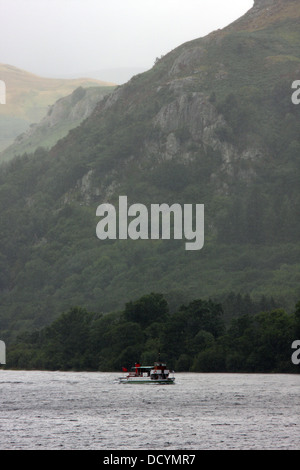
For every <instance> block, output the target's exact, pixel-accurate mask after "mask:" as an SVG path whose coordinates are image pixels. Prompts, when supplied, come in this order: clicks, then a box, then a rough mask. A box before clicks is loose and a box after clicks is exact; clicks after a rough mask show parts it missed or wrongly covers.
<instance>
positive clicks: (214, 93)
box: [0, 0, 300, 339]
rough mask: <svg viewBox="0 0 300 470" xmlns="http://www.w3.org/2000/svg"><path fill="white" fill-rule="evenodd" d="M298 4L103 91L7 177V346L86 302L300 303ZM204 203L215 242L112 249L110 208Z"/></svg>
mask: <svg viewBox="0 0 300 470" xmlns="http://www.w3.org/2000/svg"><path fill="white" fill-rule="evenodd" d="M299 21H300V3H299V1H292V0H289V1H286V0H285V1H281V0H274V1H273V2H272V1H271V0H260V1H258V0H257V1H256V2H255V5H254V8H253V9H252V10H250V11H249V12H248V13H247V14H246V15H245V16H244V17H243V18H241V19H240V20H238V21H236V22H235V23H233V25H231V26H229V27H228V28H225V29H224V30H222V31H217V32H214V33H212V34H211V35H209V36H207V37H205V38H200V39H197V40H195V41H191V42H188V43H186V44H183V45H182V46H180V47H178V48H176V49H175V50H173V51H171V52H170V53H169V54H167V55H166V56H164V57H163V58H161V59H160V60H158V61H157V62H156V64H155V65H154V67H153V68H152V69H151V70H149V71H148V72H146V73H143V74H140V75H137V76H135V77H133V78H132V79H131V80H130V81H129V82H128V83H127V84H125V85H123V86H121V87H118V88H117V89H116V90H115V91H114V92H113V93H112V94H110V95H109V96H107V97H105V98H104V99H103V100H102V101H101V102H100V103H99V104H98V106H97V107H96V109H95V111H94V112H93V114H92V115H91V116H90V117H89V118H88V119H86V120H85V121H84V122H83V123H82V124H81V125H80V127H78V128H77V129H76V130H73V131H71V132H70V133H69V134H68V136H67V137H66V138H65V139H63V140H61V141H59V142H58V144H57V145H56V146H55V147H54V148H53V149H51V151H50V152H46V151H43V150H41V149H39V150H37V151H36V152H35V153H34V154H33V155H25V156H23V157H20V158H16V159H14V160H13V161H12V162H11V163H10V164H7V165H5V167H3V168H2V169H1V172H0V206H1V226H0V237H1V248H0V268H1V269H0V289H1V298H0V329H1V336H2V337H3V338H4V339H10V338H13V337H14V336H15V335H16V334H17V333H18V332H20V331H22V330H31V329H34V328H40V327H43V326H45V325H47V324H50V322H52V321H53V320H54V319H55V318H57V317H58V316H59V315H60V314H61V313H62V312H63V311H66V310H68V309H69V308H70V307H71V306H74V305H77V306H78V305H79V306H82V307H83V308H86V309H87V310H88V311H93V312H98V313H101V312H111V311H113V310H118V309H122V308H123V306H124V304H125V303H126V302H128V301H129V300H133V299H137V298H139V297H140V296H142V295H145V294H148V293H150V292H161V293H163V294H165V296H166V298H167V299H168V302H169V305H170V304H171V309H173V311H175V310H176V309H177V308H178V306H180V305H181V304H183V303H185V304H187V303H188V302H190V301H192V300H194V299H199V298H201V299H208V298H212V299H215V300H217V301H221V300H222V299H223V298H225V297H226V296H227V294H228V293H230V292H235V293H242V294H243V295H245V294H250V295H251V297H252V298H253V299H260V298H261V297H262V296H265V297H267V298H270V297H273V298H274V299H275V305H276V306H277V307H284V308H286V309H288V310H289V311H293V308H294V305H295V303H296V301H298V300H299V298H300V288H299V286H300V261H299V260H300V244H299V238H300V237H299V235H300V219H299V210H300V192H299V170H300V167H299V162H300V160H299V156H300V155H299V154H300V137H299V136H300V119H299V113H300V106H296V105H294V104H293V103H292V101H291V96H292V88H291V86H292V83H293V82H294V81H295V80H297V79H300V52H299V51H300V28H299ZM122 195H126V196H127V197H128V204H129V205H131V204H133V203H140V204H143V205H145V206H146V207H148V208H150V206H151V204H161V203H166V204H169V205H170V204H173V203H178V204H181V205H184V204H194V205H195V204H204V206H205V243H204V247H203V248H202V249H201V250H198V251H187V250H185V241H184V240H173V239H171V240H162V239H160V240H151V239H148V240H131V239H128V240H119V239H117V240H99V239H98V238H97V236H96V226H97V223H98V222H99V217H97V216H96V209H97V207H98V205H100V204H102V203H104V202H109V203H111V204H113V205H114V206H115V207H116V208H117V207H118V201H119V196H122Z"/></svg>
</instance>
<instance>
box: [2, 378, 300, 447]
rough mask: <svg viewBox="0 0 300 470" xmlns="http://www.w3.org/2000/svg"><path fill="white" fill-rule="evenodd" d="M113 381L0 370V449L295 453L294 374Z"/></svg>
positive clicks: (299, 437)
mask: <svg viewBox="0 0 300 470" xmlns="http://www.w3.org/2000/svg"><path fill="white" fill-rule="evenodd" d="M119 376H120V374H114V373H101V372H98V373H85V372H84V373H82V372H78V373H76V372H40V371H8V370H0V404H1V407H0V449H1V450H17V449H24V450H37V449H40V450H48V449H58V450H59V449H66V450H75V449H77V450H89V449H92V450H103V449H104V450H108V449H113V450H119V449H126V450H128V449H129V450H133V449H136V450H138V449H142V450H162V449H163V450H169V449H177V450H189V449H193V450H206V449H210V450H219V449H223V450H231V449H245V450H250V449H260V450H263V449H278V450H280V449H284V450H292V449H298V450H299V449H300V419H299V416H300V399H299V398H300V397H299V385H300V375H279V374H278V375H277V374H271V375H264V374H259V375H256V374H255V375H250V374H189V373H186V374H184V373H181V374H176V375H175V376H176V384H175V385H128V384H126V385H124V384H119V383H117V381H116V379H117V378H118V377H119Z"/></svg>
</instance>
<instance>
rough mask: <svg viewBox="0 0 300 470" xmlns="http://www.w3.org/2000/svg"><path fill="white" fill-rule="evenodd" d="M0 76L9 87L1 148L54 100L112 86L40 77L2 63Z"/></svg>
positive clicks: (0, 112) (1, 117)
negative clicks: (86, 89)
mask: <svg viewBox="0 0 300 470" xmlns="http://www.w3.org/2000/svg"><path fill="white" fill-rule="evenodd" d="M0 79H1V80H2V81H3V82H4V83H5V86H6V104H5V105H2V106H1V107H0V151H2V150H4V149H5V148H7V147H8V146H9V145H10V144H12V142H13V141H14V139H15V138H16V137H17V136H18V135H19V134H21V133H22V132H25V131H26V130H28V128H29V126H30V125H31V124H33V123H37V122H39V121H40V120H41V119H42V118H43V117H44V116H45V114H47V112H48V108H49V106H51V105H53V104H54V103H55V101H57V100H58V99H60V98H63V97H64V96H67V95H69V94H70V93H72V91H74V90H75V89H76V88H78V87H80V86H82V87H84V88H88V87H92V86H97V87H99V86H112V85H113V84H112V83H107V82H104V81H101V80H94V79H91V78H76V79H59V78H46V77H40V76H38V75H35V74H33V73H30V72H27V71H26V70H22V69H19V68H18V67H14V66H13V65H9V64H0Z"/></svg>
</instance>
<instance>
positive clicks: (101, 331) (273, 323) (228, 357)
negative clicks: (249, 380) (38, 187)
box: [6, 293, 300, 373]
mask: <svg viewBox="0 0 300 470" xmlns="http://www.w3.org/2000/svg"><path fill="white" fill-rule="evenodd" d="M268 306H269V307H272V306H273V300H272V299H266V298H262V299H261V300H260V301H259V302H254V301H253V300H252V299H251V298H250V296H247V295H246V296H241V295H235V294H233V293H231V294H230V295H229V296H228V297H227V299H226V300H225V301H224V306H222V305H221V304H220V303H217V302H215V301H212V300H194V301H192V302H190V303H189V304H187V305H183V306H181V307H180V308H179V309H178V310H177V311H175V312H170V309H169V305H168V302H167V301H166V299H165V298H164V296H163V295H162V294H158V293H151V294H149V295H144V296H142V297H141V298H139V299H138V300H135V301H130V302H128V303H126V305H125V308H124V310H123V311H121V312H112V313H109V314H106V315H102V314H97V313H93V312H89V311H87V310H86V309H84V308H81V307H72V308H70V309H69V310H68V311H67V312H65V313H63V314H62V315H61V316H59V317H58V318H57V319H55V320H54V321H53V322H52V324H50V325H49V326H47V327H44V328H42V329H40V330H37V331H35V332H32V331H31V332H25V333H22V334H20V335H19V337H18V339H17V340H16V341H15V342H14V343H12V344H10V345H9V347H8V358H7V366H6V367H8V368H17V369H46V370H76V371H83V370H85V371H105V372H108V371H120V370H121V368H122V367H126V368H130V367H131V366H132V365H133V364H134V363H135V362H137V361H139V362H141V363H144V364H145V363H150V364H151V363H153V361H155V360H157V358H158V354H160V355H161V358H163V359H164V360H166V361H167V363H168V366H169V367H170V368H172V369H174V370H175V371H190V372H250V373H252V372H253V373H254V372H255V373H269V372H276V373H299V366H297V365H295V364H293V362H292V360H291V356H292V354H293V350H292V343H293V342H294V341H295V339H297V338H300V302H298V303H297V305H296V308H295V311H294V313H292V314H288V313H287V312H286V311H285V310H284V309H280V308H275V309H272V310H263V311H262V310H260V309H261V308H263V307H265V308H268ZM226 310H227V311H235V315H234V316H233V317H231V320H230V321H225V318H226V315H225V314H226Z"/></svg>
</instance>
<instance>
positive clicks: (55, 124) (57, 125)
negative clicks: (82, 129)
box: [0, 86, 114, 162]
mask: <svg viewBox="0 0 300 470" xmlns="http://www.w3.org/2000/svg"><path fill="white" fill-rule="evenodd" d="M113 89H114V87H110V86H104V87H97V86H93V87H90V88H83V87H79V88H76V90H74V91H73V92H72V93H71V94H70V95H68V96H66V97H64V98H60V99H59V100H57V101H56V102H55V103H54V104H53V105H52V106H49V107H48V111H47V114H46V115H45V116H44V117H43V119H42V120H41V121H40V122H38V123H37V124H31V125H30V128H29V129H28V130H27V131H26V132H24V133H23V134H20V135H19V136H18V137H17V138H16V139H15V141H14V143H13V144H12V145H10V146H9V147H8V148H6V149H5V150H4V151H3V152H1V153H0V161H2V162H3V161H7V160H10V159H11V158H13V157H14V156H16V155H22V154H23V153H25V152H27V153H32V152H34V151H35V150H36V149H37V148H38V147H44V148H47V149H49V148H51V147H53V145H55V144H56V143H57V141H58V140H59V139H62V138H63V137H65V136H66V135H67V134H68V132H69V131H70V130H71V129H74V128H75V127H77V126H79V124H80V123H81V122H82V121H83V120H84V119H86V118H87V117H88V116H89V115H90V114H91V113H92V111H93V110H94V108H95V106H96V104H97V102H98V101H100V99H102V98H103V97H104V96H105V95H106V94H107V93H111V92H112V90H113Z"/></svg>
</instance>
